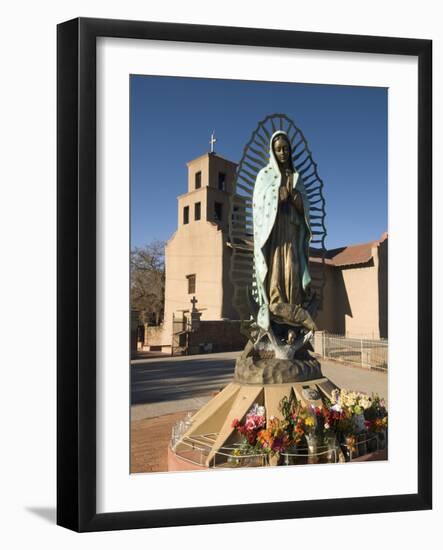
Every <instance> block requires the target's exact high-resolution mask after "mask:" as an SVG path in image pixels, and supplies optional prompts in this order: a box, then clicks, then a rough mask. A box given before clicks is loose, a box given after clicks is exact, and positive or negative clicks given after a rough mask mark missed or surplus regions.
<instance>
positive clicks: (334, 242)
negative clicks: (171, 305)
mask: <svg viewBox="0 0 443 550" xmlns="http://www.w3.org/2000/svg"><path fill="white" fill-rule="evenodd" d="M130 84H131V94H130V95H131V105H130V109H131V128H130V131H131V151H130V153H131V247H134V246H143V245H144V244H147V243H149V242H151V241H153V240H167V239H169V238H170V237H171V235H172V234H173V232H174V231H175V230H176V228H177V227H176V226H177V200H176V197H177V195H180V194H183V193H185V192H186V190H187V168H186V162H188V161H189V160H192V159H193V158H195V157H198V156H200V155H202V154H204V153H205V152H207V151H209V138H210V134H211V131H212V130H213V129H214V130H215V134H216V138H217V143H216V148H215V150H216V152H217V153H218V154H220V155H221V156H223V157H225V158H228V159H230V160H233V161H234V162H238V161H239V160H240V158H241V155H242V151H243V148H244V146H245V144H246V143H247V142H248V140H249V138H250V135H251V133H252V132H253V130H254V129H255V128H256V126H257V123H258V122H259V121H260V120H262V119H263V118H265V116H267V115H269V114H272V113H285V114H286V115H287V116H288V117H289V118H291V119H292V120H293V121H294V123H295V124H296V125H297V126H298V127H299V128H300V129H301V130H302V132H303V133H304V135H305V137H306V139H307V141H308V144H309V146H310V149H311V151H312V155H313V158H314V160H315V161H316V162H317V165H318V173H319V175H320V177H321V178H322V179H323V182H324V185H325V187H324V195H325V199H326V213H327V218H326V225H327V231H328V237H327V239H326V246H327V248H329V249H330V248H335V247H339V246H343V245H347V244H354V243H361V242H366V241H371V240H374V239H378V238H379V237H380V236H381V234H382V233H383V232H384V231H386V230H387V93H388V92H387V89H386V88H368V87H356V86H326V85H316V84H298V83H283V82H282V83H275V82H250V81H241V80H212V79H191V78H179V77H158V76H152V77H151V76H144V75H141V76H138V75H133V76H131V83H130Z"/></svg>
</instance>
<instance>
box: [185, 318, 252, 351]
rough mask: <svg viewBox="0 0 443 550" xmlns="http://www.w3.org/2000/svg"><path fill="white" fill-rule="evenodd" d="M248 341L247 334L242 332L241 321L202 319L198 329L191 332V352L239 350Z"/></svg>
mask: <svg viewBox="0 0 443 550" xmlns="http://www.w3.org/2000/svg"><path fill="white" fill-rule="evenodd" d="M246 342H247V338H246V336H244V335H243V334H241V333H240V321H231V320H217V321H200V326H199V328H198V330H196V331H195V332H191V333H190V334H189V353H190V354H195V353H204V352H209V353H218V352H221V351H238V350H242V349H243V348H244V347H245V345H246Z"/></svg>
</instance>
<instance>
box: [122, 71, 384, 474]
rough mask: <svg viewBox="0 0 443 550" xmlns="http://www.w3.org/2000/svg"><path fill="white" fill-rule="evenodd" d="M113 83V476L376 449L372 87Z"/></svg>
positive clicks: (379, 276) (378, 217)
mask: <svg viewBox="0 0 443 550" xmlns="http://www.w3.org/2000/svg"><path fill="white" fill-rule="evenodd" d="M129 90H130V92H129V97H130V104H129V120H130V124H129V126H130V127H129V133H130V141H129V144H130V150H129V155H130V175H129V176H130V178H129V179H130V243H129V250H128V259H129V261H128V269H129V270H130V289H129V292H130V311H128V316H129V318H130V332H131V334H130V351H129V353H128V365H127V368H128V369H129V370H130V402H129V403H128V406H129V407H130V424H131V427H130V449H129V452H130V473H131V474H134V475H135V474H146V473H153V472H157V473H158V472H186V471H202V470H213V469H216V470H218V469H238V468H260V467H271V468H273V467H277V466H288V467H293V468H298V467H301V466H304V467H305V468H307V467H313V468H316V467H318V465H320V464H322V465H328V467H330V468H331V469H333V468H337V467H338V466H337V465H338V464H346V463H351V462H373V461H386V460H388V411H389V399H388V397H389V396H388V393H389V392H388V388H389V385H388V377H389V353H388V341H389V335H388V239H389V231H388V185H389V182H388V94H389V90H388V88H386V87H382V86H350V85H349V86H348V85H327V84H315V83H310V82H286V81H285V77H284V74H282V80H281V81H279V82H277V81H258V80H257V81H252V80H235V79H232V80H229V79H216V78H191V77H176V76H158V75H148V74H147V75H145V74H131V75H129ZM345 467H346V466H345ZM230 475H231V474H230Z"/></svg>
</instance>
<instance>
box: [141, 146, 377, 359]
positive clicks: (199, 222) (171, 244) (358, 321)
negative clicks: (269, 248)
mask: <svg viewBox="0 0 443 550" xmlns="http://www.w3.org/2000/svg"><path fill="white" fill-rule="evenodd" d="M187 168H188V183H187V192H186V193H184V194H183V195H180V196H179V197H178V198H177V200H178V213H177V214H178V216H177V231H176V232H175V233H174V234H173V235H172V237H171V238H170V239H169V241H168V242H167V244H166V247H165V271H166V285H165V309H164V311H165V313H164V323H163V329H162V330H161V338H159V336H160V334H159V333H158V331H152V330H151V331H148V332H147V333H145V335H146V337H145V346H148V349H149V347H151V346H153V345H156V347H157V348H158V347H159V345H158V344H160V340H161V346H162V349H163V351H170V349H171V348H170V346H171V345H172V346H176V347H180V346H185V345H186V346H187V349H188V351H189V349H190V348H192V347H194V353H195V352H198V351H222V350H225V349H241V348H242V346H243V344H244V337H243V336H241V335H240V333H239V326H240V325H239V321H238V318H239V317H238V313H237V311H236V310H235V309H234V307H233V305H232V296H233V286H232V283H231V280H230V267H231V266H230V264H231V248H230V246H229V215H230V197H231V196H232V193H233V186H234V180H235V173H236V168H237V164H236V163H235V162H232V161H230V160H227V159H224V158H223V157H221V156H219V155H218V154H216V153H215V152H214V151H213V143H211V152H208V153H205V154H204V155H202V156H200V157H198V158H196V159H194V160H191V161H190V162H188V163H187ZM318 262H319V260H318V258H316V257H315V256H312V257H311V269H313V270H315V269H316V268H317V267H318ZM316 264H317V265H316ZM325 274H326V283H325V288H324V297H323V304H322V309H321V311H319V312H318V315H317V319H316V323H317V326H318V329H319V330H326V331H328V332H331V333H335V334H343V335H346V336H349V337H352V336H356V337H367V338H376V339H377V338H386V337H387V234H385V235H383V236H382V238H381V239H380V240H378V241H373V242H370V243H364V244H360V245H351V246H345V247H343V248H339V249H334V250H330V251H328V253H327V257H326V266H325ZM193 321H195V324H193V325H192V327H191V324H192V323H191V322H193ZM190 327H191V329H192V330H191V329H190ZM152 328H158V327H152ZM149 334H150V335H151V336H149ZM185 334H186V335H187V337H188V338H189V337H190V336H192V339H193V341H194V346H192V345H190V342H189V340H188V341H187V343H185V342H184V341H182V340H180V338H181V336H184V335H185ZM205 346H206V347H205ZM191 352H192V351H191Z"/></svg>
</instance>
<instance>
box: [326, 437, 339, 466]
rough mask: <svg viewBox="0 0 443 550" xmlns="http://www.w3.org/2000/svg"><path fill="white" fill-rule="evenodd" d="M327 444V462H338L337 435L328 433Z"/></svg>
mask: <svg viewBox="0 0 443 550" xmlns="http://www.w3.org/2000/svg"><path fill="white" fill-rule="evenodd" d="M326 444H327V448H328V453H327V455H326V456H327V462H338V450H339V446H338V442H337V436H336V435H335V434H333V435H328V437H327V439H326Z"/></svg>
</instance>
